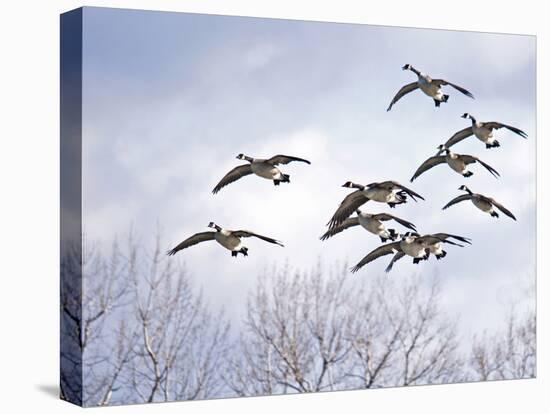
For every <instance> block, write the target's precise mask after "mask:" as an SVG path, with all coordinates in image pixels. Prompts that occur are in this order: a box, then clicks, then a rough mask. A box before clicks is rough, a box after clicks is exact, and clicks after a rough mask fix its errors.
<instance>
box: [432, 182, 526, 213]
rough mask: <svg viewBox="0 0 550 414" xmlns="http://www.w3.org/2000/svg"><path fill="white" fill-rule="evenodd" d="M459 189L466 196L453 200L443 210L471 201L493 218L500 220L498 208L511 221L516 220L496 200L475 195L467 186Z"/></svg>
mask: <svg viewBox="0 0 550 414" xmlns="http://www.w3.org/2000/svg"><path fill="white" fill-rule="evenodd" d="M458 189H459V190H462V191H466V194H462V195H459V196H458V197H455V198H453V199H452V200H451V201H449V202H448V203H447V204H446V205H445V206H444V207H443V210H445V209H447V208H449V207H451V206H452V205H454V204H457V203H460V202H461V201H465V200H470V201H471V202H472V204H473V205H474V206H476V207H477V208H479V209H480V210H481V211H483V212H484V213H489V214H490V215H491V217H497V218H498V213H497V212H496V211H495V207H496V208H497V209H499V210H500V211H502V212H503V213H504V214H506V215H507V216H508V217H510V218H511V219H513V220H516V217H515V216H514V215H513V214H512V212H511V211H510V210H508V209H507V208H506V207H504V206H503V205H502V204H500V203H499V202H498V201H496V200H495V199H493V198H491V197H487V196H484V195H482V194H476V193H473V192H472V191H471V190H470V189H469V188H468V187H466V186H465V185H461V186H460V187H459V188H458Z"/></svg>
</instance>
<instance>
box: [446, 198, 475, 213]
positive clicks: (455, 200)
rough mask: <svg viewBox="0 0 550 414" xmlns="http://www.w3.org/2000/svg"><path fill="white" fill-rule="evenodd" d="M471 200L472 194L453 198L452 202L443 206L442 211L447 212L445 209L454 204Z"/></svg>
mask: <svg viewBox="0 0 550 414" xmlns="http://www.w3.org/2000/svg"><path fill="white" fill-rule="evenodd" d="M471 199H472V195H471V194H462V195H459V196H458V197H455V198H453V199H452V200H451V201H449V202H448V203H447V204H445V206H443V209H442V210H445V209H447V208H449V207H451V206H452V205H453V204H457V203H460V202H461V201H465V200H471Z"/></svg>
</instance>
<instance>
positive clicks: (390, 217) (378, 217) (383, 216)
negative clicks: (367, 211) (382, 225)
mask: <svg viewBox="0 0 550 414" xmlns="http://www.w3.org/2000/svg"><path fill="white" fill-rule="evenodd" d="M372 218H374V219H376V220H380V221H389V220H395V221H397V222H398V223H399V224H401V225H402V226H404V227H407V228H408V229H411V230H413V231H416V226H415V225H414V224H413V223H411V222H410V221H407V220H403V219H402V218H399V217H396V216H394V215H392V214H389V213H381V214H375V215H373V216H372Z"/></svg>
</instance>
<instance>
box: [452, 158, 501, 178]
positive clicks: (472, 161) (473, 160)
mask: <svg viewBox="0 0 550 414" xmlns="http://www.w3.org/2000/svg"><path fill="white" fill-rule="evenodd" d="M461 158H462V160H463V161H464V162H465V163H466V164H473V163H474V162H479V163H480V164H481V165H483V166H484V167H485V169H486V170H487V171H489V172H490V173H491V174H493V176H494V177H495V178H496V177H500V174H499V173H498V171H497V170H495V169H494V168H493V167H491V166H490V165H489V164H487V163H486V162H483V161H481V160H480V159H479V158H477V157H474V156H473V155H461Z"/></svg>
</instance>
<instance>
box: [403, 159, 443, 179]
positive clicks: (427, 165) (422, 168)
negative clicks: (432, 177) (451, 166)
mask: <svg viewBox="0 0 550 414" xmlns="http://www.w3.org/2000/svg"><path fill="white" fill-rule="evenodd" d="M444 162H445V157H444V156H443V155H435V156H433V157H430V158H428V159H427V160H426V161H424V162H423V163H422V164H421V165H420V167H418V169H417V170H416V172H415V173H414V175H413V176H412V177H411V183H412V182H413V181H414V180H415V179H416V178H418V177H419V176H420V175H421V174H423V173H425V172H426V171H428V170H429V169H430V168H432V167H435V166H436V165H439V164H443V163H444Z"/></svg>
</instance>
